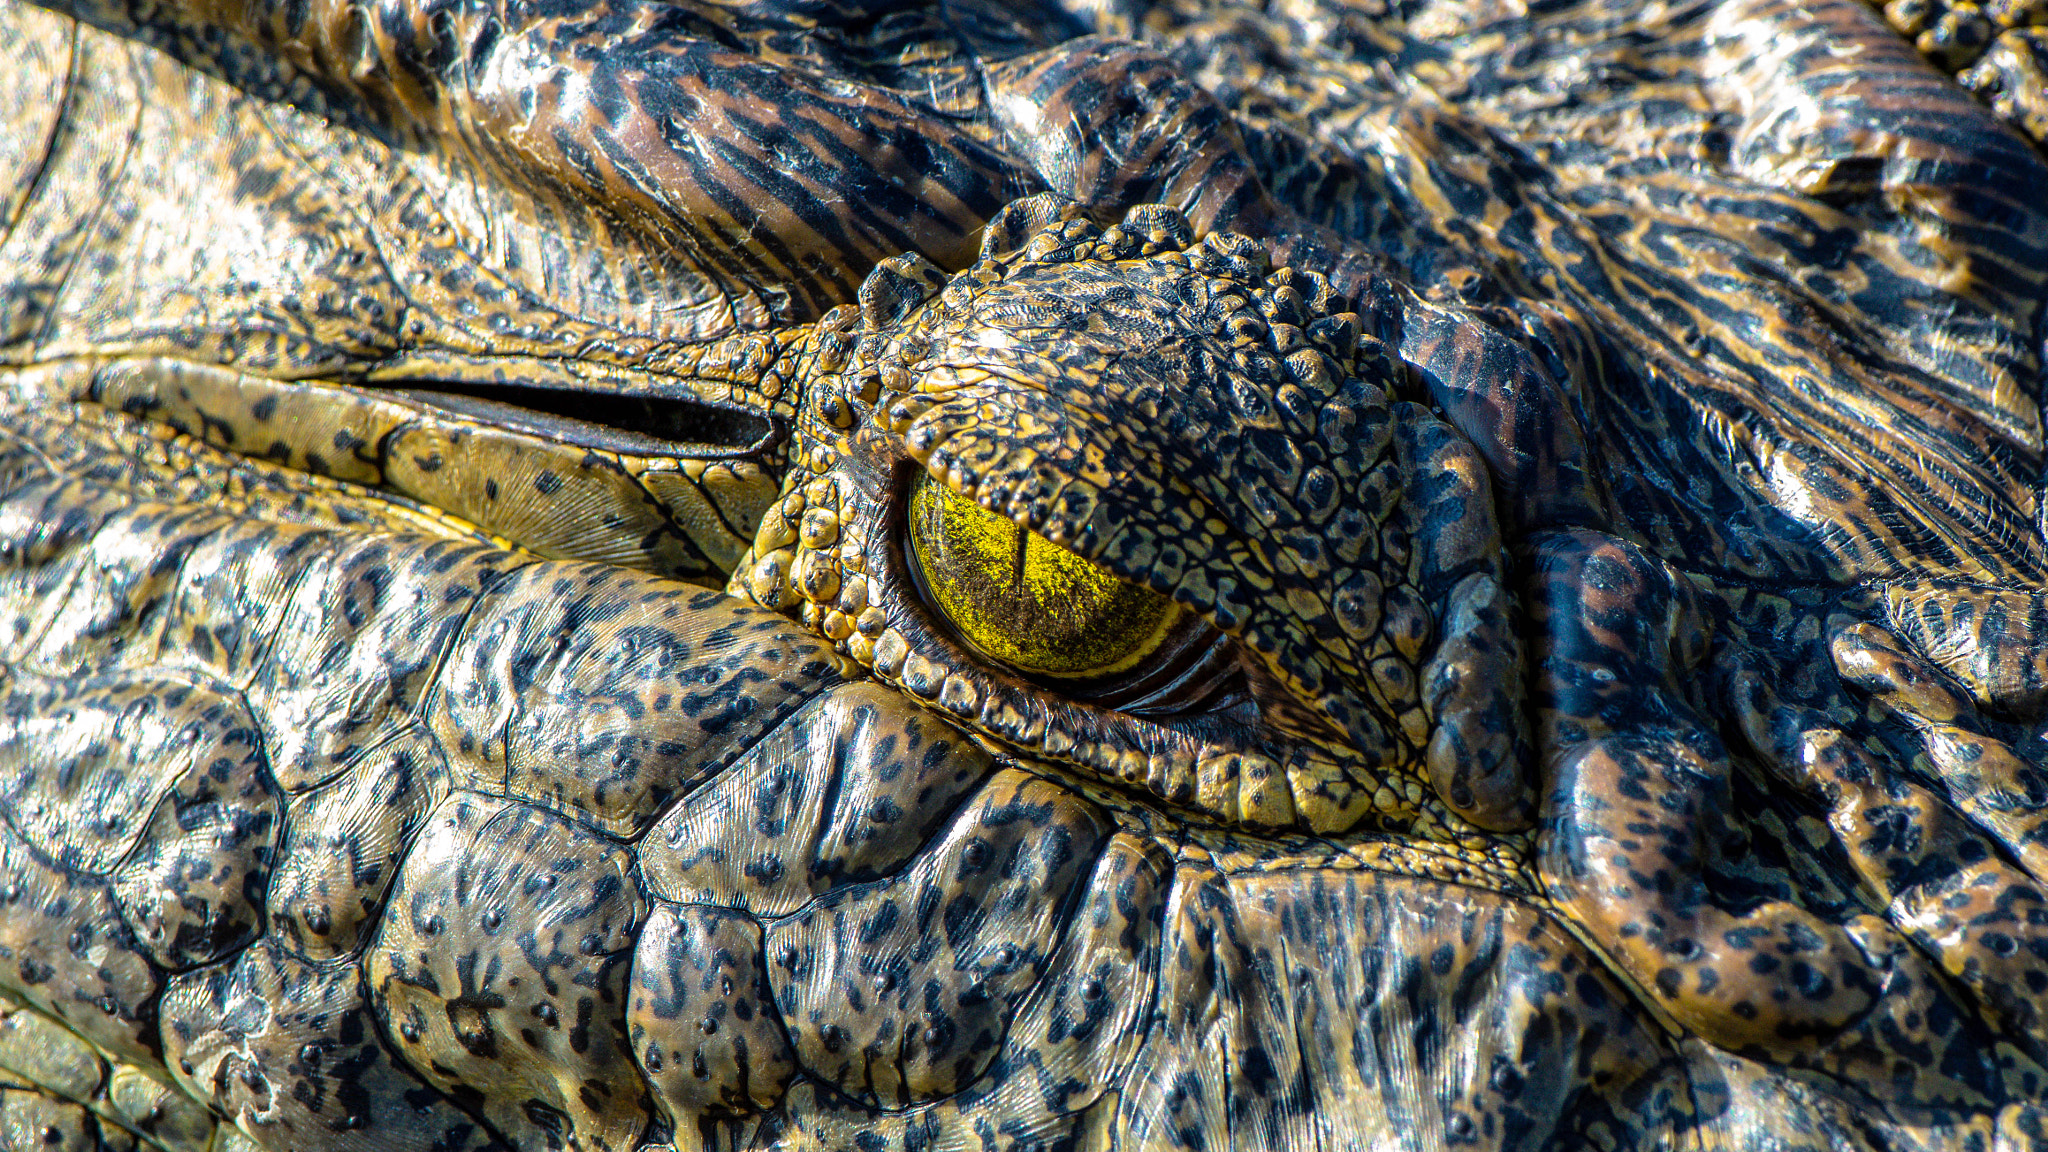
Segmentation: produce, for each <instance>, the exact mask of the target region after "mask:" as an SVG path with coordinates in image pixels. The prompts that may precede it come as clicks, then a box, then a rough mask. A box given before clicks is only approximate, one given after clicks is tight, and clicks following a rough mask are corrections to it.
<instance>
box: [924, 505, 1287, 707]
mask: <svg viewBox="0 0 2048 1152" xmlns="http://www.w3.org/2000/svg"><path fill="white" fill-rule="evenodd" d="M909 489H910V490H909V493H908V500H907V505H908V515H907V516H906V518H905V521H904V536H905V538H906V539H905V542H904V543H905V546H904V548H903V554H904V558H905V560H906V561H908V562H907V563H906V564H905V567H906V569H908V572H909V575H910V578H911V584H912V586H913V587H914V588H915V589H916V591H917V595H918V598H919V599H920V600H921V601H922V602H923V603H924V605H925V607H926V609H927V611H928V613H929V614H930V616H931V617H932V619H933V621H934V622H935V623H937V624H939V625H940V626H941V627H942V628H944V629H945V630H946V631H947V632H948V634H949V635H950V636H951V637H952V638H953V639H954V640H955V641H956V642H958V643H959V644H960V645H961V646H962V647H963V648H964V649H966V650H967V651H969V652H972V653H974V654H975V655H978V656H980V657H982V658H984V659H986V660H988V661H989V662H990V663H992V664H995V665H997V666H999V667H1001V668H1003V669H1006V670H1008V671H1010V672H1012V673H1014V674H1016V675H1018V676H1020V677H1022V678H1024V679H1026V680H1028V681H1030V682H1032V683H1034V684H1036V685H1038V686H1039V687H1041V688H1044V689H1046V690H1048V691H1052V692H1056V693H1058V694H1060V695H1063V696H1065V697H1067V698H1069V699H1073V700H1079V701H1086V702H1088V703H1090V704H1093V705H1096V706H1097V707H1101V708H1107V709H1114V710H1116V711H1120V712H1123V713H1126V714H1129V715H1133V716H1151V717H1162V718H1163V717H1169V716H1187V715H1191V714H1196V713H1215V712H1235V711H1241V710H1244V709H1251V708H1254V707H1255V706H1253V705H1252V703H1251V697H1250V693H1249V690H1248V687H1247V685H1246V682H1245V676H1244V673H1243V666H1242V656H1241V654H1240V653H1239V652H1238V650H1237V646H1236V645H1235V644H1234V643H1232V642H1231V640H1230V639H1229V637H1227V636H1225V635H1223V633H1221V632H1219V631H1217V629H1216V628H1215V627H1214V626H1212V625H1210V624H1209V623H1208V622H1207V621H1205V620H1202V619H1201V618H1200V617H1198V616H1196V615H1194V614H1193V613H1191V612H1188V611H1187V610H1186V609H1184V608H1183V607H1181V606H1180V605H1178V604H1175V603H1174V602H1173V601H1171V600H1168V599H1167V598H1166V597H1164V596H1161V595H1159V594H1158V593H1156V592H1153V591H1151V590H1150V589H1146V588H1141V587H1139V586H1137V585H1135V584H1132V583H1130V582H1128V581H1126V580H1123V579H1122V578H1120V577H1118V576H1117V575H1115V574H1114V573H1112V572H1110V571H1108V570H1107V569H1104V568H1102V567H1101V566H1099V565H1097V564H1094V563H1093V562H1091V561H1088V560H1086V559H1083V558H1082V557H1081V556H1079V555H1078V554H1076V553H1074V552H1072V551H1069V550H1068V549H1065V548H1062V547H1060V546H1059V545H1057V544H1054V543H1053V542H1052V541H1050V540H1047V539H1046V538H1044V537H1043V536H1040V535H1038V534H1037V533H1035V532H1031V531H1030V530H1028V529H1025V528H1022V527H1020V526H1019V525H1017V524H1015V523H1014V522H1012V521H1010V520H1009V519H1007V518H1005V517H1003V516H1000V515H997V514H996V513H994V512H990V511H988V510H987V509H984V508H982V507H981V506H979V505H977V504H975V503H974V502H973V501H971V500H969V499H967V498H966V497H964V496H962V495H960V494H959V493H957V492H955V491H953V490H952V489H951V488H949V487H947V486H946V485H945V484H943V483H941V482H940V481H938V480H936V479H934V478H933V477H932V476H931V474H930V473H928V472H925V471H924V470H922V469H919V470H917V471H916V472H915V473H914V474H913V475H912V477H911V480H910V484H909Z"/></svg>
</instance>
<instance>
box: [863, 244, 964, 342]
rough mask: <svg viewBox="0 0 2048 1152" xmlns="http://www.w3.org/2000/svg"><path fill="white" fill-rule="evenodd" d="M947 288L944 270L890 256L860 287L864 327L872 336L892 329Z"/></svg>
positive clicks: (911, 257) (909, 256)
mask: <svg viewBox="0 0 2048 1152" xmlns="http://www.w3.org/2000/svg"><path fill="white" fill-rule="evenodd" d="M945 286H946V273H945V270H944V269H942V268H940V267H939V266H938V265H936V264H933V263H932V262H931V261H929V260H927V259H925V258H924V257H923V256H920V255H918V254H917V253H915V252H905V253H904V254H903V255H901V256H891V257H889V258H888V259H887V260H884V261H882V262H881V263H880V264H877V265H875V270H874V271H872V272H870V273H868V277H867V279H865V280H863V281H861V283H860V322H861V327H862V328H863V329H865V330H867V331H869V332H879V331H881V330H883V329H885V328H889V327H891V326H893V325H895V324H897V323H899V322H901V321H902V320H903V318H904V317H906V316H909V315H910V314H911V312H913V311H914V310H916V308H917V306H918V305H920V304H922V303H924V302H925V301H926V300H929V299H931V298H932V296H933V294H935V293H936V292H938V290H939V289H941V288H943V287H945Z"/></svg>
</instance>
